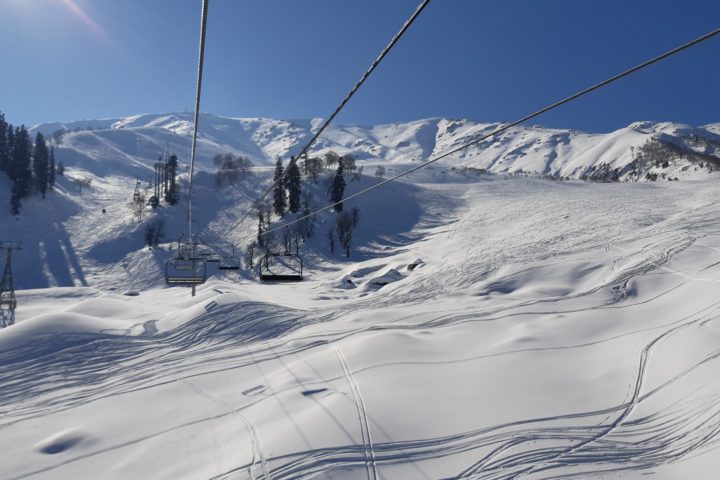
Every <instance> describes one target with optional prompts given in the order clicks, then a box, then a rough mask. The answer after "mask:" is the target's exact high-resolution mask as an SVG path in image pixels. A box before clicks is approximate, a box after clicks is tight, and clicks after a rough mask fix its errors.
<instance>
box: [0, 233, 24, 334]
mask: <svg viewBox="0 0 720 480" xmlns="http://www.w3.org/2000/svg"><path fill="white" fill-rule="evenodd" d="M13 250H22V248H21V246H20V243H19V242H0V252H3V251H4V252H5V268H4V269H3V275H2V279H0V328H5V327H9V326H10V325H12V324H14V323H15V308H17V300H16V299H15V285H14V283H13V274H12V253H13Z"/></svg>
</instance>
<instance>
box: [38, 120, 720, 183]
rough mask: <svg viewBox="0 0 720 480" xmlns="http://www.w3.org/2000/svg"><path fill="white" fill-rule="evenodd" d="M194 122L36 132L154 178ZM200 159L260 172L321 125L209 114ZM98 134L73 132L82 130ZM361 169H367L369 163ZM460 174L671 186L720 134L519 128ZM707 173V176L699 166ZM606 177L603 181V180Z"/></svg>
mask: <svg viewBox="0 0 720 480" xmlns="http://www.w3.org/2000/svg"><path fill="white" fill-rule="evenodd" d="M191 125H192V117H191V115H190V114H187V113H184V114H162V115H150V114H148V115H137V116H132V117H128V118H122V119H110V120H88V121H83V122H71V123H68V124H62V123H50V124H43V125H39V126H36V127H35V129H34V130H39V131H41V132H43V133H44V134H46V135H52V134H53V133H54V132H57V131H58V130H60V129H66V130H70V132H69V133H66V134H65V135H63V136H62V137H61V139H60V140H59V141H58V159H59V160H62V161H63V162H64V163H65V164H66V165H67V166H77V167H80V168H83V169H86V170H89V171H91V172H94V173H95V174H98V175H101V174H105V173H107V172H112V173H122V174H130V175H139V176H143V175H147V173H148V170H149V167H148V165H151V164H152V163H153V162H154V161H155V160H156V159H157V158H158V156H159V155H161V154H162V153H163V152H164V151H165V148H166V147H167V148H169V150H171V151H174V152H177V153H178V155H179V156H180V157H181V158H185V159H186V158H187V153H188V152H189V139H190V134H191ZM200 125H201V129H200V138H201V141H200V144H199V145H200V149H199V160H200V166H201V168H210V167H211V164H210V160H211V158H212V157H213V156H214V155H215V154H217V153H227V152H232V153H234V154H239V155H243V156H247V157H249V158H250V159H251V160H252V161H253V162H255V163H256V164H257V165H270V164H272V163H273V162H274V161H275V159H276V158H277V157H278V156H281V157H283V158H288V157H289V156H290V155H293V154H297V153H298V151H299V149H300V148H302V146H303V145H304V142H307V141H308V140H309V138H311V135H312V134H313V133H314V132H315V131H316V129H317V128H319V125H320V120H317V119H316V120H312V121H310V120H295V121H285V120H271V119H262V118H250V119H247V118H225V117H218V116H215V115H211V114H204V115H202V117H201V121H200ZM498 126H499V124H482V123H476V122H473V121H470V120H449V119H428V120H419V121H415V122H409V123H396V124H390V125H377V126H332V127H330V128H329V129H328V130H327V132H326V133H325V134H324V135H323V137H322V138H321V139H320V141H319V142H318V144H317V145H316V146H315V148H314V150H313V151H314V152H317V153H318V154H322V153H325V152H327V151H330V150H333V151H335V152H337V153H339V154H346V153H351V154H353V155H355V156H356V157H357V158H358V159H359V160H361V161H362V162H364V163H367V164H369V165H371V166H374V165H376V164H380V163H383V164H387V163H395V164H411V163H413V162H418V161H422V160H427V159H429V158H430V157H432V156H435V155H439V154H442V153H444V152H446V151H448V150H450V149H452V148H454V147H457V146H460V145H462V144H463V143H466V142H467V141H469V140H472V139H474V138H478V137H480V136H481V135H483V134H486V133H489V132H491V131H492V130H494V129H495V128H497V127H498ZM88 127H90V128H93V130H90V131H88V130H85V131H79V132H75V131H72V130H74V129H77V128H81V129H85V128H88ZM650 139H655V140H657V141H658V142H661V143H662V145H663V146H664V147H665V148H666V149H669V154H670V155H669V156H670V158H671V159H672V162H671V164H670V165H668V166H667V167H665V168H657V167H656V166H654V165H643V164H640V165H633V164H632V162H633V160H634V153H635V154H636V152H637V150H638V149H639V148H640V147H641V146H642V145H643V144H644V143H645V142H647V141H648V140H650ZM362 162H361V163H362ZM445 164H446V165H448V166H454V167H456V168H462V167H472V168H482V169H485V170H488V171H490V172H494V173H500V172H527V173H533V174H541V175H553V176H562V177H569V178H581V177H583V176H586V177H592V176H593V174H594V175H595V177H594V178H596V179H600V180H607V179H610V178H611V177H612V175H611V173H610V172H613V171H615V172H617V176H618V179H621V180H625V179H629V180H636V179H641V180H642V179H644V175H645V174H646V173H647V172H657V173H659V174H660V175H662V174H665V175H666V177H671V178H674V177H678V178H680V179H682V178H683V177H693V176H696V175H702V172H707V171H708V166H710V168H711V169H717V168H720V132H719V130H718V126H717V125H708V126H705V127H697V128H695V127H690V126H688V125H682V124H675V123H669V122H663V123H653V122H637V123H634V124H632V125H630V126H628V127H626V128H623V129H620V130H617V131H615V132H612V133H609V134H586V133H582V132H578V131H574V130H558V129H547V128H542V127H532V126H531V127H517V128H514V129H511V130H509V131H507V132H505V133H503V134H501V135H499V136H498V137H495V138H491V139H489V140H487V141H486V142H483V143H480V144H478V145H476V146H473V147H471V148H469V149H467V150H465V151H463V152H461V153H459V154H457V155H456V156H454V157H453V158H452V159H449V160H448V161H446V162H445ZM700 164H703V167H700ZM602 172H605V173H604V174H601V173H602Z"/></svg>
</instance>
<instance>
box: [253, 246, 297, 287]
mask: <svg viewBox="0 0 720 480" xmlns="http://www.w3.org/2000/svg"><path fill="white" fill-rule="evenodd" d="M259 269H260V280H262V281H264V282H299V281H301V280H302V279H303V260H302V257H300V255H294V254H292V253H283V254H280V253H268V254H266V255H265V256H264V257H263V258H262V260H260V265H259Z"/></svg>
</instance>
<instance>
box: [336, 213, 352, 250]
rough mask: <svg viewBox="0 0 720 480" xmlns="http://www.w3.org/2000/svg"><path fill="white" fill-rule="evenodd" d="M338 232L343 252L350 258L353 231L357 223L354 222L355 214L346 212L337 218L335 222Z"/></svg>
mask: <svg viewBox="0 0 720 480" xmlns="http://www.w3.org/2000/svg"><path fill="white" fill-rule="evenodd" d="M335 224H336V226H337V231H338V239H339V240H340V245H342V248H343V250H345V256H346V257H347V258H350V247H351V246H352V238H353V230H355V223H354V221H353V214H352V213H350V212H345V213H343V214H342V215H340V216H338V217H337V220H336V221H335Z"/></svg>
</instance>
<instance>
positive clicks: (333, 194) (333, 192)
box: [330, 161, 347, 212]
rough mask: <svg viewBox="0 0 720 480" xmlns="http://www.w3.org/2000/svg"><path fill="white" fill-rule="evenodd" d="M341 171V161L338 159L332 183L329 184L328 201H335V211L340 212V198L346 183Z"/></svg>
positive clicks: (341, 207)
mask: <svg viewBox="0 0 720 480" xmlns="http://www.w3.org/2000/svg"><path fill="white" fill-rule="evenodd" d="M343 172H344V167H343V162H342V161H339V162H338V167H337V171H336V172H335V178H333V181H332V184H331V185H330V203H337V205H335V211H336V212H342V209H343V204H342V199H343V196H344V195H345V186H346V185H347V184H346V183H345V176H344V175H343Z"/></svg>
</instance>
